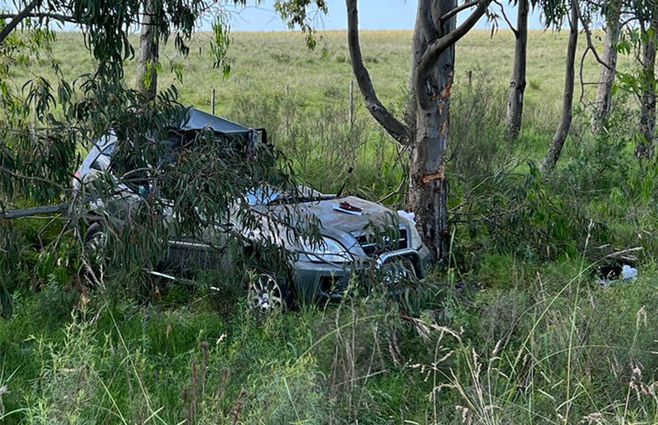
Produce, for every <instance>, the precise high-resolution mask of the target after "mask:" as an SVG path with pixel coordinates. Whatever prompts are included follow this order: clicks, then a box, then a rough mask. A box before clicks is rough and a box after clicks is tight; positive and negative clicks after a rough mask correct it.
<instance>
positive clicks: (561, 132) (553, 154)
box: [542, 0, 578, 173]
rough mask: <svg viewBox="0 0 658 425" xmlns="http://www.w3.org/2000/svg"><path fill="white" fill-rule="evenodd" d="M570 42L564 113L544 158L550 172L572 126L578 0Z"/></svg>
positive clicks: (574, 3) (573, 8)
mask: <svg viewBox="0 0 658 425" xmlns="http://www.w3.org/2000/svg"><path fill="white" fill-rule="evenodd" d="M569 26H570V29H569V42H568V44H567V58H566V72H565V77H564V99H563V101H562V114H561V118H560V124H559V125H558V128H557V131H556V132H555V135H554V136H553V143H552V144H551V148H550V149H549V151H548V154H547V155H546V158H544V163H543V165H542V172H544V173H549V172H551V171H553V169H554V168H555V165H556V164H557V161H558V160H559V159H560V153H561V152H562V147H563V146H564V142H565V141H566V139H567V136H568V135H569V129H570V128H571V119H572V113H573V92H574V81H575V65H576V48H577V47H578V3H577V0H571V13H570V19H569Z"/></svg>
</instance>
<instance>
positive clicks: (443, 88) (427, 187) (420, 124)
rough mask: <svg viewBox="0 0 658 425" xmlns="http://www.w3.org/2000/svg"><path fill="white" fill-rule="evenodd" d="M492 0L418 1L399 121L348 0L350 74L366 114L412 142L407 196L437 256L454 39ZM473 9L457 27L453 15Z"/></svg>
mask: <svg viewBox="0 0 658 425" xmlns="http://www.w3.org/2000/svg"><path fill="white" fill-rule="evenodd" d="M490 2H491V0H472V1H467V2H465V3H462V4H461V5H457V1H456V0H419V2H418V14H417V16H416V28H415V31H414V42H413V55H412V69H411V86H412V93H411V98H412V104H411V105H409V108H408V111H409V112H411V114H410V116H408V117H407V118H408V119H407V120H408V121H410V123H409V125H405V124H403V123H402V122H401V121H399V120H397V119H396V118H395V117H394V116H393V115H392V114H391V113H390V112H389V111H388V110H387V109H386V108H385V107H384V106H383V105H382V104H381V102H380V101H379V99H378V98H377V96H376V94H375V90H374V87H373V85H372V81H371V79H370V76H369V74H368V71H367V70H366V68H365V66H364V64H363V61H362V57H361V50H360V46H359V30H358V8H357V0H346V5H347V15H348V26H347V27H348V46H349V50H350V58H351V62H352V69H353V72H354V76H355V77H356V80H357V83H358V84H359V88H360V90H361V93H362V94H363V97H364V99H365V101H366V106H367V108H368V111H369V112H370V114H371V115H372V116H373V117H374V118H375V120H377V122H378V123H379V124H380V125H381V126H382V127H383V128H384V129H385V130H386V131H387V132H388V133H389V134H390V135H391V136H392V137H393V138H394V139H395V140H397V141H398V142H400V143H401V144H403V145H405V146H410V147H411V151H412V154H411V175H410V177H411V178H410V187H409V199H410V203H411V208H412V210H413V211H414V212H415V213H416V218H417V222H418V225H417V227H418V230H419V232H420V234H421V237H422V238H423V242H424V243H425V245H426V246H427V247H428V248H429V249H430V252H431V255H432V257H433V259H434V260H435V261H439V263H443V264H446V260H447V256H448V240H449V234H448V196H447V189H448V185H447V179H446V171H445V167H446V152H447V146H448V129H449V112H450V94H451V93H450V91H451V88H452V82H453V75H454V61H455V48H454V46H455V43H456V42H457V41H458V40H459V39H461V38H462V37H463V36H464V35H466V34H467V33H468V31H470V29H471V28H473V26H474V25H475V24H476V23H477V21H478V20H479V19H480V18H481V17H482V16H483V15H484V13H485V12H486V11H487V8H488V6H489V3H490ZM471 8H475V10H473V11H472V12H471V13H470V15H469V16H468V17H467V18H466V19H465V20H464V21H463V22H462V24H461V25H459V26H456V25H455V24H456V17H457V14H458V13H460V12H461V11H464V10H468V9H471Z"/></svg>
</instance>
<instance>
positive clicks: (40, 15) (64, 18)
mask: <svg viewBox="0 0 658 425" xmlns="http://www.w3.org/2000/svg"><path fill="white" fill-rule="evenodd" d="M16 16H18V15H17V14H15V13H4V14H3V13H0V19H14V18H16ZM25 18H37V19H52V20H54V21H60V22H70V23H77V21H76V20H75V18H73V16H69V15H64V14H61V13H50V12H37V13H29V14H28V15H27V16H25Z"/></svg>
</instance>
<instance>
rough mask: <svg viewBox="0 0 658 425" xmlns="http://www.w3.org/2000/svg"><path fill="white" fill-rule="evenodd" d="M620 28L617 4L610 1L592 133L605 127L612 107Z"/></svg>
mask: <svg viewBox="0 0 658 425" xmlns="http://www.w3.org/2000/svg"><path fill="white" fill-rule="evenodd" d="M620 30H621V28H620V22H619V4H618V3H617V2H611V3H610V11H609V13H608V16H607V22H606V28H605V39H604V47H603V58H601V59H602V60H603V62H605V64H606V65H607V66H605V65H601V74H600V76H599V87H598V90H597V92H596V103H595V104H594V116H593V117H592V131H593V132H594V133H599V132H600V131H601V130H602V129H603V128H604V127H605V125H606V122H607V121H608V117H609V116H610V110H611V109H612V85H613V84H614V82H615V76H616V74H617V43H619V34H620Z"/></svg>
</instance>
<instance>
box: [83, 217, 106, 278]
mask: <svg viewBox="0 0 658 425" xmlns="http://www.w3.org/2000/svg"><path fill="white" fill-rule="evenodd" d="M83 244H84V265H83V267H84V269H85V270H84V275H85V277H86V280H87V282H89V283H90V284H91V285H92V286H102V285H103V282H104V279H105V271H106V266H107V258H106V246H107V233H106V232H105V229H104V228H103V225H102V224H101V223H98V222H96V223H92V224H91V225H90V226H89V228H88V229H87V232H86V233H85V236H84V238H83Z"/></svg>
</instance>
